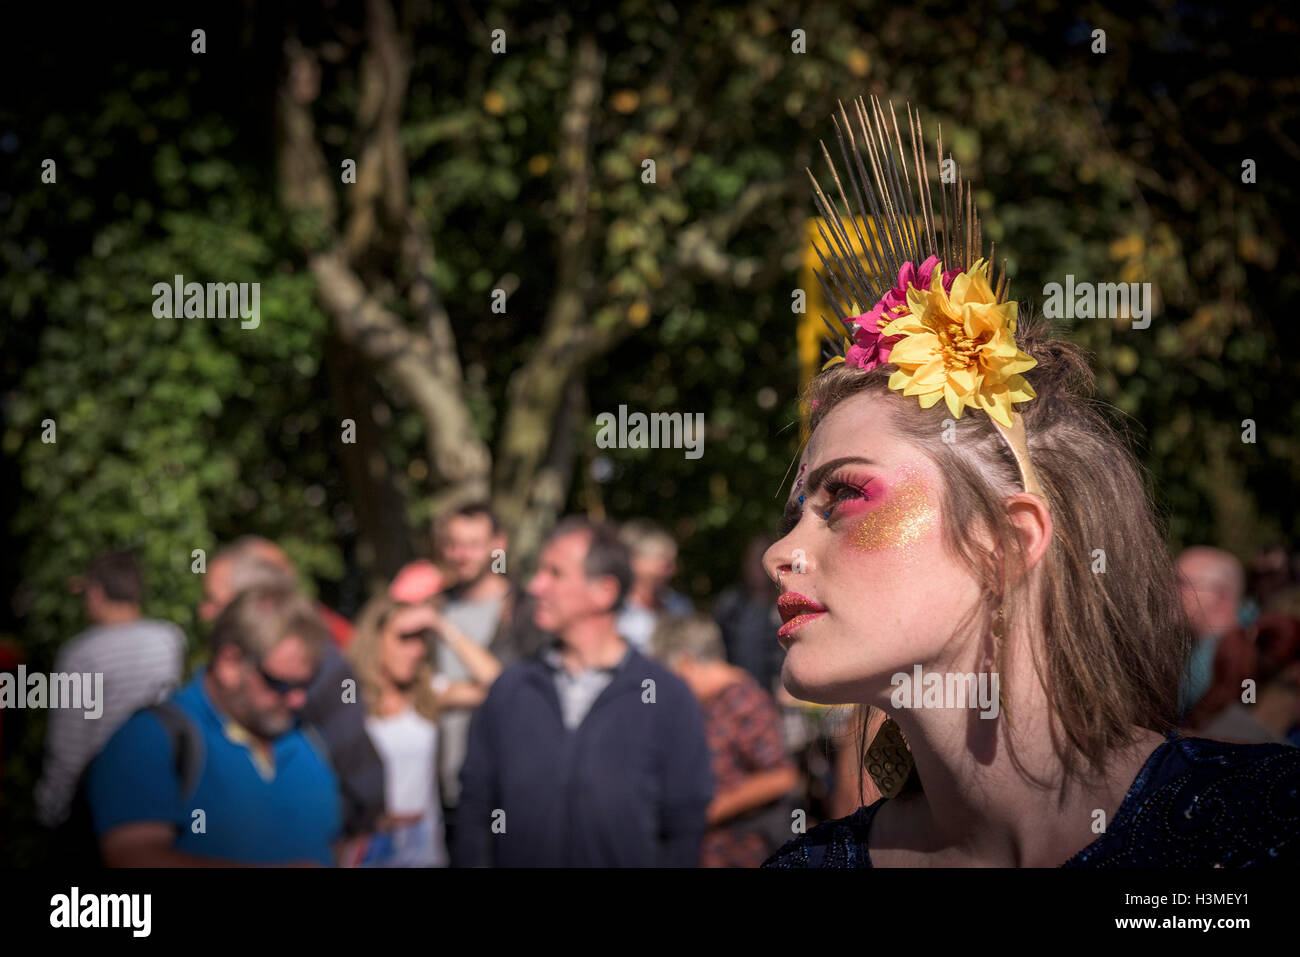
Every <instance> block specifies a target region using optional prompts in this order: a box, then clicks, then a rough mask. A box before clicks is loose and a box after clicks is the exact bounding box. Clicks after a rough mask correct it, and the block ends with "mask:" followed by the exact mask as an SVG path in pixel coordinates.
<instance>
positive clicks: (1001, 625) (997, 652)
mask: <svg viewBox="0 0 1300 957" xmlns="http://www.w3.org/2000/svg"><path fill="white" fill-rule="evenodd" d="M1006 634H1007V619H1006V615H1005V614H1004V613H1003V610H1002V603H1001V602H999V603H998V615H997V617H996V618H994V619H993V669H994V674H996V675H997V676H998V708H999V710H1000V713H1001V714H1002V715H1003V716H1004V717H1005V718H1006V719H1007V725H1008V726H1010V725H1011V712H1009V711H1008V710H1007V703H1006V698H1004V697H1003V695H1002V664H1001V662H1002V639H1003V638H1005V637H1006Z"/></svg>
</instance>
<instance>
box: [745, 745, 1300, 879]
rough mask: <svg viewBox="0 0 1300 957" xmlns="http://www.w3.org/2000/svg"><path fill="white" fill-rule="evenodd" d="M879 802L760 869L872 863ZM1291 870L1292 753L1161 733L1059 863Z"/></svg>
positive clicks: (1297, 755) (1299, 766)
mask: <svg viewBox="0 0 1300 957" xmlns="http://www.w3.org/2000/svg"><path fill="white" fill-rule="evenodd" d="M884 802H885V799H884V798H881V799H880V800H879V801H877V802H876V803H875V804H872V805H870V806H869V807H860V808H858V809H857V811H855V812H854V813H853V814H850V815H849V816H848V817H842V818H840V819H839V820H835V821H827V822H825V823H824V824H819V825H817V826H816V827H814V828H813V829H812V830H810V831H809V832H808V833H807V834H804V835H802V836H800V837H797V838H795V839H794V840H792V841H789V842H787V843H786V844H785V846H784V847H782V848H781V849H780V850H779V851H777V852H776V853H775V854H773V855H772V856H771V857H770V858H768V859H767V861H765V862H764V864H763V866H764V867H786V868H793V867H871V857H870V855H868V853H867V833H868V832H869V831H870V829H871V819H872V818H873V817H875V814H876V811H877V810H878V809H879V808H880V806H881V805H882V804H883V803H884ZM1278 863H1281V864H1287V865H1291V866H1300V749H1297V748H1293V747H1290V746H1289V745H1285V744H1251V745H1243V744H1226V743H1224V742H1222V741H1211V740H1209V739H1208V738H1185V737H1182V736H1181V735H1179V734H1177V733H1176V732H1174V733H1170V735H1169V736H1168V737H1167V738H1166V739H1165V741H1164V743H1162V744H1161V745H1160V746H1159V747H1157V748H1156V749H1155V750H1154V751H1153V752H1151V756H1150V757H1149V758H1147V761H1146V764H1144V765H1143V767H1142V770H1141V771H1140V772H1138V776H1137V778H1136V779H1135V780H1134V781H1133V786H1132V787H1130V788H1129V790H1128V793H1127V794H1126V795H1125V796H1124V800H1123V802H1121V804H1120V807H1119V810H1118V811H1116V812H1115V819H1114V820H1113V821H1112V822H1111V825H1110V827H1109V828H1108V829H1107V831H1106V833H1105V834H1103V835H1101V836H1100V837H1098V838H1097V840H1095V841H1093V842H1092V843H1091V844H1089V845H1088V846H1087V847H1085V848H1084V849H1083V850H1081V851H1079V853H1077V854H1075V855H1074V856H1073V857H1071V858H1070V859H1069V860H1068V861H1066V862H1065V863H1064V864H1063V865H1062V866H1063V867H1186V868H1200V867H1224V868H1234V867H1252V866H1259V865H1264V864H1278Z"/></svg>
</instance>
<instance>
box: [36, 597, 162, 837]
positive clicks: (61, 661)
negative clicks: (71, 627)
mask: <svg viewBox="0 0 1300 957" xmlns="http://www.w3.org/2000/svg"><path fill="white" fill-rule="evenodd" d="M184 655H185V636H184V635H183V634H182V633H181V630H180V629H179V628H177V627H176V626H175V625H173V624H171V623H170V622H165V621H153V620H150V619H139V620H137V621H131V622H125V623H123V624H117V625H98V626H96V627H94V628H89V629H87V630H86V631H84V632H82V633H81V634H80V635H78V636H77V637H76V638H73V639H72V640H71V641H69V642H68V643H67V644H66V645H64V646H63V647H62V648H60V649H59V653H58V656H57V657H56V658H55V659H54V670H55V672H56V673H60V674H73V673H75V674H97V673H102V674H103V675H104V684H103V689H104V691H103V699H104V700H103V714H101V715H100V717H99V718H96V719H90V718H87V717H86V716H85V712H84V711H81V710H78V709H73V708H52V709H51V710H50V723H49V727H48V730H47V731H46V735H45V765H44V767H43V768H42V771H41V780H40V782H39V783H38V784H37V785H36V811H37V816H38V817H39V819H40V821H41V823H42V824H44V825H45V826H46V827H56V826H58V825H59V824H60V823H62V822H63V820H64V819H65V818H66V817H67V815H68V810H69V808H70V807H71V805H72V798H73V794H74V792H75V791H76V788H77V780H78V779H79V778H80V777H81V772H82V771H84V770H85V768H86V765H88V764H89V763H90V762H91V760H92V759H93V758H94V757H95V756H96V755H97V754H99V752H100V750H101V749H102V748H103V747H104V744H105V743H106V742H107V741H108V739H109V738H110V737H112V735H113V732H114V731H116V730H117V729H118V728H119V727H120V726H121V725H122V724H123V723H124V722H125V721H126V719H127V718H129V717H130V716H131V714H132V713H133V712H135V711H136V710H138V709H139V708H147V707H149V706H150V705H154V704H157V703H158V702H159V701H161V700H163V699H164V698H166V697H167V696H168V695H169V694H171V692H172V691H174V690H175V689H176V688H177V686H179V685H180V682H181V672H182V669H183V667H184V664H183V662H184Z"/></svg>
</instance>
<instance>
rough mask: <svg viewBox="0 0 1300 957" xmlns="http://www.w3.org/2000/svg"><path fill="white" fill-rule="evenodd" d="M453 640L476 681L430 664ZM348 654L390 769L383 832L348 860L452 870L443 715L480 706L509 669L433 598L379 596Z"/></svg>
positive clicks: (387, 770) (377, 745)
mask: <svg viewBox="0 0 1300 957" xmlns="http://www.w3.org/2000/svg"><path fill="white" fill-rule="evenodd" d="M434 641H445V642H447V643H448V645H449V646H450V647H451V649H452V651H453V652H455V654H456V656H457V657H459V658H460V660H461V661H462V662H464V663H465V668H466V670H467V671H468V672H469V674H470V676H471V678H472V680H471V681H450V680H448V679H447V678H446V677H445V676H443V675H439V674H435V673H434V671H433V666H432V664H431V663H430V662H431V658H432V644H433V642H434ZM347 653H348V655H349V657H351V659H352V662H353V665H354V667H355V668H356V673H357V680H358V681H359V683H360V685H361V692H362V698H363V700H364V702H365V706H366V710H367V712H368V713H367V716H366V732H367V733H368V734H369V735H370V738H371V740H372V741H373V742H374V745H375V750H376V751H378V752H379V757H380V759H381V760H382V761H383V764H384V794H385V803H386V805H387V806H386V812H387V813H386V814H385V815H384V817H383V818H382V819H381V820H380V824H379V827H378V829H377V831H376V832H375V834H373V835H371V836H370V837H369V838H367V839H366V840H364V841H362V842H360V844H359V846H357V847H353V848H352V849H351V850H350V853H349V854H348V860H347V861H346V862H345V863H348V864H351V865H353V866H361V867H446V866H448V863H449V861H448V855H447V846H446V837H445V835H444V833H443V830H444V829H443V821H442V801H441V797H440V794H439V788H438V725H437V720H438V715H439V714H440V713H441V712H443V711H444V710H446V709H451V708H476V707H478V706H479V705H480V704H482V703H483V700H484V698H486V697H487V690H488V688H489V687H491V685H492V682H493V681H495V680H496V677H497V675H498V674H500V672H501V665H500V663H499V662H498V661H497V659H496V657H495V656H493V655H492V653H491V652H489V651H488V650H487V649H486V648H482V647H480V646H479V645H477V644H475V642H474V641H473V640H472V639H471V638H469V637H468V636H467V635H465V634H464V633H463V632H461V631H460V630H459V629H458V628H456V627H455V626H454V625H453V624H451V622H449V621H447V620H446V619H445V618H443V617H442V615H441V614H439V612H438V610H437V609H436V608H435V607H434V606H433V604H431V603H430V602H427V601H420V602H414V603H405V602H400V601H397V600H396V599H394V598H393V597H391V596H390V595H380V596H378V597H376V598H373V599H371V601H370V602H369V603H367V605H366V606H365V608H363V609H362V611H361V615H360V618H359V619H358V621H357V627H356V631H355V632H354V633H353V637H352V642H351V644H349V645H348V652H347Z"/></svg>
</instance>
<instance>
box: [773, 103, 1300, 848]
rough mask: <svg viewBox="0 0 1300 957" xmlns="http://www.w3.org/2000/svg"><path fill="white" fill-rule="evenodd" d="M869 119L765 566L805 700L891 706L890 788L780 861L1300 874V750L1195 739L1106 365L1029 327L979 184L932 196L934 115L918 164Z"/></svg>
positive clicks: (884, 766) (847, 139) (859, 142)
mask: <svg viewBox="0 0 1300 957" xmlns="http://www.w3.org/2000/svg"><path fill="white" fill-rule="evenodd" d="M854 107H855V111H856V114H857V117H856V119H857V125H856V127H852V126H850V124H849V121H848V117H847V114H845V113H844V112H843V110H842V111H841V118H842V120H843V123H842V127H843V128H842V129H841V130H840V131H839V132H840V133H841V137H842V138H841V140H840V142H841V146H842V147H843V148H844V157H845V166H846V167H847V174H846V175H845V176H844V177H843V179H841V178H840V175H839V173H838V172H836V171H835V170H834V166H833V164H832V171H833V173H834V180H833V181H834V186H833V189H834V190H835V195H838V196H839V197H840V199H841V201H842V203H843V205H844V207H845V209H846V214H845V215H843V216H841V215H840V212H839V210H838V208H837V207H836V205H835V204H834V203H833V202H832V201H830V200H828V199H827V196H826V194H827V193H830V192H832V190H831V189H827V190H826V191H823V190H822V188H821V187H820V186H817V187H816V196H817V202H818V206H819V209H820V211H821V214H822V216H823V217H824V218H825V232H823V237H825V238H826V245H827V246H828V247H829V248H828V249H826V250H825V251H823V250H821V249H819V250H818V251H819V253H820V254H821V256H822V262H823V265H824V266H825V267H826V269H825V273H824V274H822V275H821V277H820V278H821V279H822V287H823V289H824V290H825V292H826V295H827V299H828V300H829V304H830V307H831V308H832V309H833V310H834V311H835V313H836V315H837V317H838V318H839V319H840V321H841V322H842V323H844V326H845V335H844V336H843V337H842V346H841V348H842V349H843V350H844V353H843V356H842V358H841V357H839V356H837V357H834V358H832V360H831V361H830V362H828V363H827V365H826V367H824V369H823V371H822V372H821V373H820V374H819V375H818V376H816V377H815V378H814V379H813V380H812V382H811V383H810V385H809V387H808V389H807V390H806V392H805V396H804V399H805V401H806V403H807V408H808V410H809V412H810V418H809V425H810V429H811V431H810V437H809V439H808V442H807V444H806V446H805V448H804V451H803V453H802V456H801V459H800V464H799V467H798V475H797V477H796V480H795V482H794V487H793V488H792V490H791V492H790V495H789V499H788V502H787V506H786V512H785V519H784V522H783V529H782V532H781V537H780V539H779V540H778V541H777V542H776V543H775V544H774V545H773V546H772V547H771V548H770V549H769V550H768V551H767V553H766V555H765V557H764V562H765V565H766V567H767V570H768V573H769V575H771V577H772V578H773V580H774V581H776V582H777V583H778V586H779V588H780V590H781V596H780V598H779V599H778V606H779V608H780V610H781V613H782V618H783V619H784V621H785V624H784V625H783V626H782V627H781V629H780V638H779V640H780V641H781V643H782V645H783V646H784V647H785V648H786V650H787V654H786V659H785V664H784V668H783V672H782V677H783V682H784V684H785V686H786V688H787V689H788V690H789V691H790V692H791V693H792V694H793V695H795V697H797V698H800V699H803V700H807V701H814V702H819V703H823V704H857V705H863V706H867V708H876V709H881V710H883V711H884V712H885V713H886V715H887V718H886V720H885V721H884V723H883V725H882V726H881V728H880V730H879V732H878V733H877V734H876V736H875V738H874V739H873V741H872V743H871V746H870V747H869V748H865V753H864V754H863V761H864V763H865V765H866V770H867V771H868V773H870V774H871V776H872V778H873V779H874V780H875V782H876V783H877V785H878V786H879V788H880V791H881V793H882V794H883V795H884V797H882V798H881V799H879V800H877V801H876V802H874V803H872V804H871V805H869V806H865V807H861V808H859V809H858V811H856V812H855V813H854V814H852V815H850V816H849V817H846V818H842V819H840V820H836V821H830V822H827V823H824V824H820V825H818V826H817V827H815V828H813V829H812V830H810V831H809V832H808V833H807V834H804V835H802V836H800V837H798V838H796V839H794V840H792V841H790V842H789V843H787V844H786V845H785V846H784V847H783V848H782V849H781V850H779V851H778V852H777V853H776V854H774V855H773V856H772V857H771V858H770V859H769V860H768V861H767V862H766V864H765V866H769V867H818V866H825V867H871V866H878V867H882V866H883V867H889V866H903V867H945V866H1017V867H1020V866H1023V867H1053V866H1061V865H1066V866H1109V867H1114V866H1126V865H1127V866H1173V867H1225V868H1230V867H1244V866H1251V865H1259V864H1265V863H1271V862H1277V861H1280V860H1286V861H1288V862H1290V863H1296V862H1300V834H1297V829H1298V827H1300V823H1298V822H1300V750H1297V749H1295V748H1290V747H1286V746H1284V745H1277V744H1265V745H1250V746H1243V745H1232V744H1226V743H1221V742H1216V741H1210V740H1207V739H1201V738H1184V737H1181V736H1180V735H1179V734H1178V733H1177V730H1176V724H1175V722H1176V720H1177V703H1178V687H1179V681H1180V678H1181V676H1182V673H1183V670H1184V668H1185V664H1186V660H1187V656H1188V654H1189V650H1190V642H1191V637H1192V636H1191V629H1190V627H1189V625H1188V623H1187V621H1186V618H1185V615H1184V612H1183V610H1182V607H1181V603H1180V599H1179V592H1178V587H1177V581H1176V578H1175V573H1174V569H1173V565H1172V562H1171V561H1170V558H1169V555H1168V553H1167V551H1166V548H1165V544H1164V542H1163V540H1162V537H1161V532H1160V529H1159V527H1158V523H1157V521H1156V519H1155V515H1154V511H1153V508H1152V506H1151V503H1150V501H1149V500H1148V497H1147V493H1146V490H1145V488H1144V486H1143V482H1142V477H1141V473H1140V468H1139V466H1138V464H1137V462H1136V461H1135V459H1134V458H1133V456H1132V454H1131V452H1130V451H1129V449H1128V446H1127V444H1126V442H1125V441H1124V439H1123V437H1122V436H1121V434H1120V433H1119V432H1117V430H1116V429H1115V428H1114V427H1112V425H1111V424H1110V421H1109V420H1108V418H1107V414H1106V409H1105V407H1104V406H1103V405H1102V404H1101V403H1099V402H1098V401H1097V400H1095V399H1094V398H1093V397H1092V392H1093V388H1094V384H1095V380H1094V376H1093V373H1092V372H1091V371H1090V369H1089V366H1088V363H1087V360H1086V356H1085V355H1084V353H1083V352H1082V350H1080V349H1079V348H1078V347H1076V346H1074V345H1072V344H1070V343H1068V342H1065V341H1061V340H1057V339H1053V338H1052V337H1051V336H1050V333H1049V331H1048V330H1047V329H1046V328H1045V327H1044V326H1043V325H1042V324H1041V323H1040V324H1037V325H1035V326H1032V327H1028V326H1026V324H1025V323H1021V324H1020V325H1019V328H1018V326H1017V322H1016V319H1017V307H1016V303H1015V302H1013V301H1009V300H1008V298H1007V295H1006V288H1007V282H1006V278H1005V272H1004V273H1003V275H1002V276H1001V277H999V278H998V279H997V281H994V278H993V274H992V271H991V269H990V267H989V266H988V265H987V264H986V262H985V261H984V260H983V259H982V258H980V257H981V255H982V254H981V251H980V250H981V242H980V235H979V225H978V219H977V218H976V217H975V215H974V209H973V204H972V203H971V201H970V192H969V186H966V187H964V188H965V190H966V192H965V193H964V194H963V185H962V184H961V182H960V181H958V182H957V183H956V184H955V185H950V186H948V187H945V186H943V185H940V186H938V188H939V189H940V190H942V191H944V193H945V194H947V195H943V196H941V197H940V198H939V199H934V198H932V196H931V193H930V179H929V170H928V164H927V160H926V158H925V157H923V156H922V155H921V153H920V152H919V151H918V149H917V146H916V144H917V140H918V138H919V131H920V121H919V118H914V117H913V115H912V112H911V110H910V109H909V110H908V114H907V118H908V121H909V124H908V125H909V129H910V131H911V134H912V137H911V146H912V153H911V154H910V156H909V157H908V159H907V161H906V163H900V162H899V161H898V157H900V156H901V154H902V152H903V137H902V136H901V134H900V133H899V129H898V123H897V118H896V114H895V113H894V111H893V109H892V107H884V108H882V107H881V106H880V104H879V103H878V102H877V101H875V100H874V98H873V100H872V101H871V102H870V104H867V103H866V102H864V101H862V100H858V101H857V102H856V103H855V104H854ZM836 122H837V126H841V123H840V121H839V120H838V119H837V121H836ZM857 150H863V152H862V153H861V156H860V158H858V157H854V156H853V153H854V152H855V151H857ZM940 155H941V154H940ZM829 158H830V157H829V154H827V159H828V161H829ZM867 170H870V171H871V173H872V177H871V181H870V182H868V181H867V172H866V171H867ZM810 175H811V174H810ZM814 182H815V181H814ZM913 184H915V187H916V189H915V190H914V189H913ZM846 195H856V196H857V197H858V203H859V205H858V208H857V216H856V217H855V216H853V215H850V214H849V213H848V201H847V199H846V198H845V197H846ZM864 195H865V197H866V198H867V200H869V201H870V203H871V206H870V208H867V207H866V206H864V205H863V203H864V200H863V196H864ZM940 207H941V208H942V210H943V213H942V216H941V217H940V216H936V214H935V212H934V211H935V210H936V208H940ZM869 220H870V221H872V222H874V224H875V226H876V228H877V231H878V232H877V235H878V238H879V242H878V243H869V242H865V241H864V237H863V235H862V233H863V231H864V230H865V228H866V223H867V222H868V221H869ZM855 236H856V237H857V241H856V242H855V240H854V237H855ZM864 249H865V252H862V250H864ZM839 339H840V337H839V336H838V335H837V341H838V340H839ZM963 413H965V414H963ZM918 679H920V681H919V682H918ZM980 692H983V693H982V694H981V693H980ZM873 723H874V722H873ZM863 727H864V728H865V722H864V725H863ZM865 743H866V742H865V740H864V741H862V742H861V745H864V744H865ZM861 745H860V750H859V753H863V750H862V749H861Z"/></svg>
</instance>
